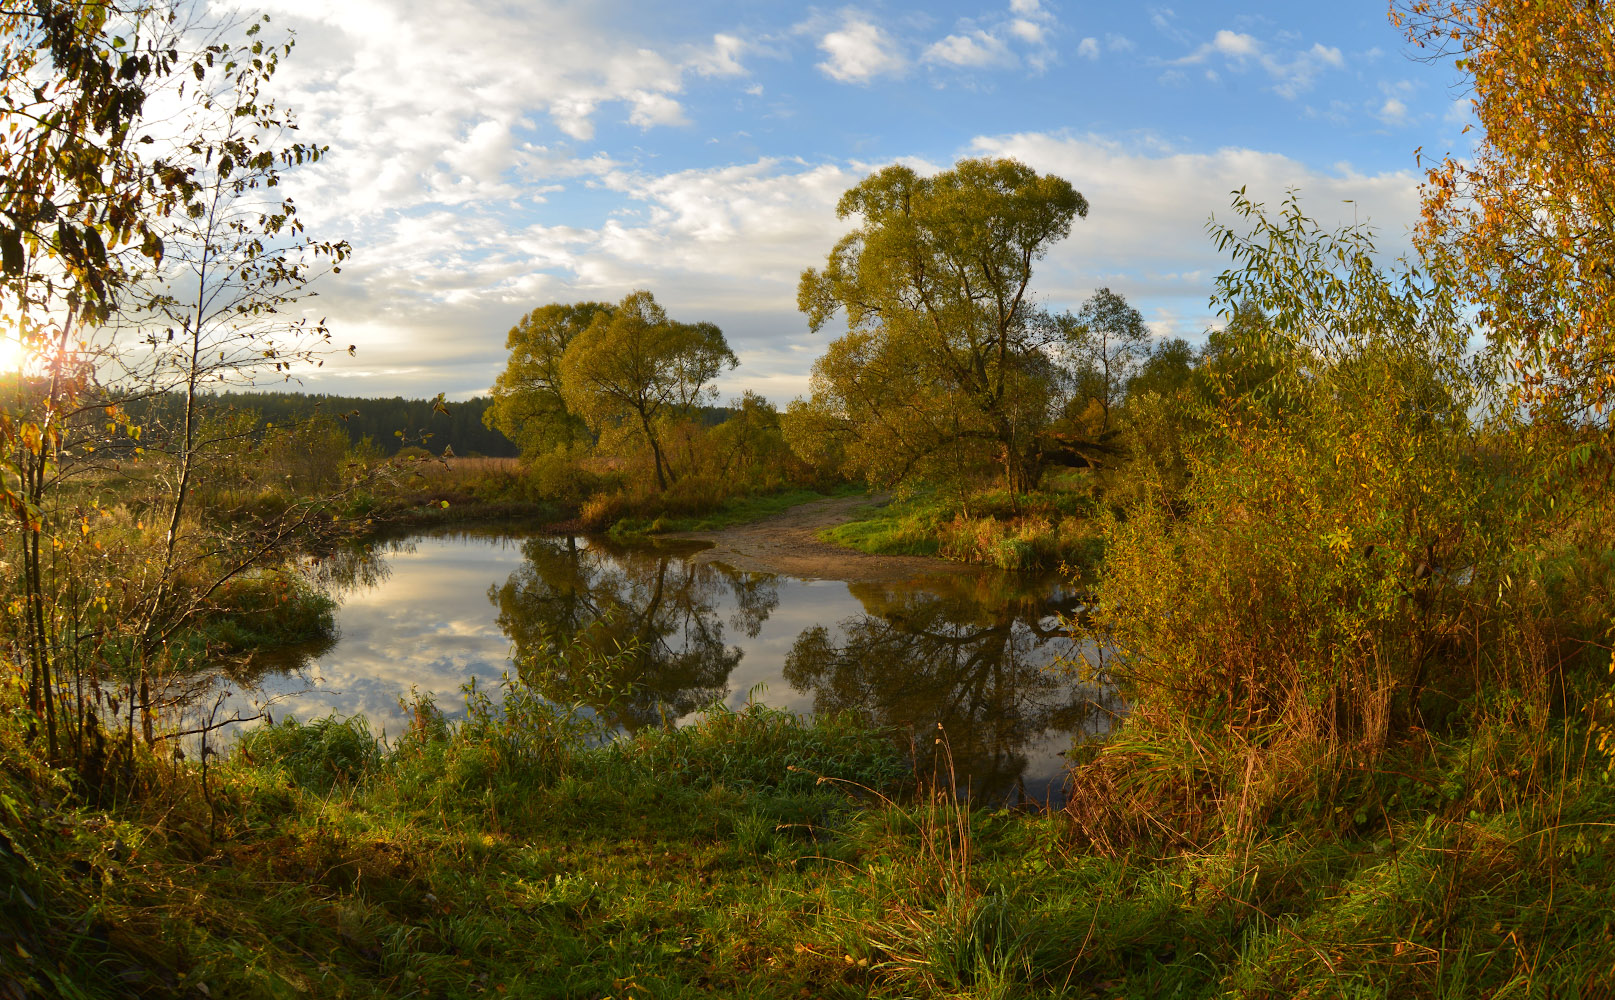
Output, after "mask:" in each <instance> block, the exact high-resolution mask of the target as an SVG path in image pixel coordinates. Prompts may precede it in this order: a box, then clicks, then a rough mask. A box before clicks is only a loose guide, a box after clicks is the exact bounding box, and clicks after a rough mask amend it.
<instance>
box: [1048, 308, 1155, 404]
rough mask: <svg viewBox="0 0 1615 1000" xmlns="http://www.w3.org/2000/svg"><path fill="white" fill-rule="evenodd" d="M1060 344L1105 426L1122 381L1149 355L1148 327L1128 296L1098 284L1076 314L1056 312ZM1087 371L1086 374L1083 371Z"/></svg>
mask: <svg viewBox="0 0 1615 1000" xmlns="http://www.w3.org/2000/svg"><path fill="white" fill-rule="evenodd" d="M1059 326H1060V330H1061V334H1062V340H1063V341H1064V343H1063V344H1062V345H1061V346H1062V347H1063V349H1064V350H1065V351H1066V353H1067V354H1068V355H1069V356H1071V358H1072V359H1073V361H1074V362H1075V364H1074V365H1073V368H1075V370H1076V374H1077V379H1078V384H1079V385H1081V384H1087V385H1090V386H1092V393H1091V398H1092V399H1094V400H1097V401H1098V403H1099V406H1100V410H1101V421H1102V422H1101V425H1100V427H1099V431H1100V432H1103V431H1106V430H1109V429H1110V411H1111V410H1112V409H1114V408H1115V407H1116V406H1117V405H1118V404H1119V403H1120V402H1121V400H1122V396H1123V395H1124V394H1125V393H1126V390H1127V381H1128V379H1130V378H1131V377H1132V375H1133V372H1134V370H1135V369H1137V368H1138V366H1139V364H1140V363H1141V362H1142V361H1143V360H1144V359H1145V358H1146V357H1147V356H1148V355H1149V344H1150V330H1149V327H1147V326H1145V325H1144V317H1143V315H1142V314H1140V313H1139V311H1138V310H1137V309H1134V308H1133V307H1132V306H1130V305H1128V304H1127V300H1126V299H1124V298H1122V297H1121V296H1120V295H1118V294H1117V293H1115V292H1113V291H1111V290H1110V289H1108V288H1101V289H1099V290H1098V291H1097V292H1095V293H1094V294H1093V297H1092V298H1090V299H1088V301H1087V302H1084V303H1083V305H1082V308H1081V309H1080V310H1079V311H1078V312H1077V314H1076V316H1074V317H1073V316H1064V317H1060V322H1059ZM1085 376H1086V377H1085Z"/></svg>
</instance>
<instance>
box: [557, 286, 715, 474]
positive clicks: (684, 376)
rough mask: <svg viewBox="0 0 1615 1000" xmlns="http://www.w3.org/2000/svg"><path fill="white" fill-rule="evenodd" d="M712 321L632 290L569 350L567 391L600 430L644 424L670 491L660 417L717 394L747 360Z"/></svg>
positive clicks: (571, 403) (564, 364) (564, 376)
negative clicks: (722, 377)
mask: <svg viewBox="0 0 1615 1000" xmlns="http://www.w3.org/2000/svg"><path fill="white" fill-rule="evenodd" d="M739 363H740V362H739V360H738V359H737V358H736V357H735V354H734V352H733V351H731V350H730V349H729V345H728V343H727V342H725V341H724V339H723V331H721V330H719V329H718V328H717V327H716V326H714V325H713V324H711V323H676V322H674V321H672V320H670V319H668V318H667V313H666V312H665V311H664V310H663V309H662V307H661V306H659V305H657V304H656V299H655V298H654V297H653V296H652V295H651V293H650V292H645V291H638V292H632V293H630V294H629V295H628V297H627V298H625V299H623V300H622V302H621V303H620V304H619V305H618V306H617V307H616V308H615V309H613V310H611V311H610V312H609V313H606V312H602V313H598V314H596V315H595V317H594V319H593V321H591V322H590V324H589V326H588V328H587V329H585V330H584V331H583V332H582V333H579V334H578V335H577V336H575V337H574V338H573V339H572V342H571V344H569V345H568V346H567V348H566V351H565V352H564V353H563V354H562V356H561V366H560V367H561V397H562V399H564V400H565V401H566V404H567V406H568V408H569V409H570V410H571V411H572V412H573V413H575V414H577V415H578V416H579V417H581V418H583V419H584V420H585V421H587V422H588V424H589V426H590V427H592V428H594V429H595V430H599V429H600V428H601V427H602V426H603V425H606V424H611V423H618V424H620V423H624V422H628V423H637V424H638V426H639V431H640V433H641V434H642V435H643V436H644V439H645V443H646V444H647V445H648V446H649V447H650V450H651V455H652V456H653V458H654V461H655V464H656V484H657V485H658V486H659V487H661V488H662V489H664V490H665V489H667V484H668V480H669V478H670V472H669V470H668V468H667V463H666V461H665V459H664V457H663V452H662V440H661V434H660V429H659V426H658V425H659V423H660V422H661V421H662V420H663V419H664V418H666V417H669V416H675V415H679V414H683V413H687V412H689V411H690V410H691V409H693V408H694V407H695V406H696V405H697V404H698V403H700V402H702V401H703V400H709V399H713V398H716V396H717V389H716V388H714V387H713V386H712V385H711V384H710V383H711V382H712V380H713V379H715V378H717V377H718V375H719V374H720V373H721V372H722V371H723V370H724V368H725V367H728V368H733V367H735V366H736V365H737V364H739Z"/></svg>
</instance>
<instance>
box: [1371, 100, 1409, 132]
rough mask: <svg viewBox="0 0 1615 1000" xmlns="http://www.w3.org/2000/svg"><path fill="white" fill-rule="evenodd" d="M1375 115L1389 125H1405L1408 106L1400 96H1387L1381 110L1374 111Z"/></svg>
mask: <svg viewBox="0 0 1615 1000" xmlns="http://www.w3.org/2000/svg"><path fill="white" fill-rule="evenodd" d="M1374 117H1376V118H1378V119H1379V120H1380V121H1382V122H1384V123H1385V124H1387V125H1405V124H1407V120H1408V106H1407V105H1406V104H1404V103H1403V102H1402V100H1401V99H1400V98H1396V97H1387V98H1386V99H1385V103H1384V104H1382V105H1380V108H1379V110H1378V111H1376V112H1374Z"/></svg>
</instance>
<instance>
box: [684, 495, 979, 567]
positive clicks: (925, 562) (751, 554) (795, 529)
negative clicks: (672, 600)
mask: <svg viewBox="0 0 1615 1000" xmlns="http://www.w3.org/2000/svg"><path fill="white" fill-rule="evenodd" d="M886 499H887V498H886V497H884V496H881V495H876V496H869V495H866V494H862V493H859V494H853V495H849V496H842V497H833V498H829V499H823V500H816V501H812V502H808V503H802V504H799V505H796V506H792V507H790V508H789V509H787V510H784V511H782V512H780V513H777V514H775V515H773V516H771V517H768V518H766V519H763V520H758V521H753V522H749V523H745V524H738V525H733V526H730V527H727V528H724V529H722V530H718V531H684V532H674V533H671V534H669V535H667V536H665V537H669V538H675V539H686V540H690V541H699V542H707V543H709V544H710V545H711V546H712V547H711V548H709V549H706V550H705V551H703V552H699V553H697V554H696V555H695V556H693V557H692V558H693V559H694V560H695V561H697V562H717V563H723V564H724V565H726V566H730V567H732V568H734V569H738V570H743V571H746V572H753V573H782V574H785V575H787V576H794V577H797V578H799V579H803V580H846V581H849V582H874V581H883V580H900V579H905V578H915V577H924V576H934V575H937V574H940V573H947V572H950V571H952V569H953V567H950V566H949V565H948V564H947V563H946V562H945V561H944V560H941V559H932V558H926V557H923V556H910V555H886V554H878V553H867V552H860V551H857V550H855V549H852V548H848V547H846V546H842V545H835V544H830V543H827V542H825V541H823V540H822V539H823V537H824V536H825V533H826V532H829V531H832V530H834V529H835V528H837V527H838V526H840V525H843V524H845V523H847V522H848V521H850V520H852V519H854V518H855V517H857V516H859V515H860V514H863V513H865V512H867V511H869V510H871V509H878V508H879V507H880V506H881V505H882V504H884V503H885V501H886Z"/></svg>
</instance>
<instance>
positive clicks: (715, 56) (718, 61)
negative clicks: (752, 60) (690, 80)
mask: <svg viewBox="0 0 1615 1000" xmlns="http://www.w3.org/2000/svg"><path fill="white" fill-rule="evenodd" d="M746 48H747V46H746V43H745V42H744V41H742V40H740V39H739V38H736V37H735V36H734V35H725V34H722V33H719V34H716V35H713V36H712V47H711V48H710V49H707V50H705V51H698V52H697V53H696V54H695V56H693V57H692V58H691V59H690V67H691V68H692V69H694V70H695V71H696V72H697V73H699V74H701V75H702V76H740V75H741V74H743V73H745V72H746V67H744V66H742V65H741V64H740V54H741V53H742V52H745V51H746Z"/></svg>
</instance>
